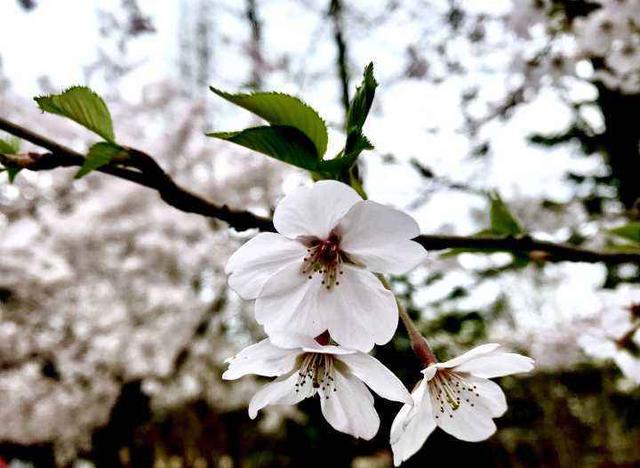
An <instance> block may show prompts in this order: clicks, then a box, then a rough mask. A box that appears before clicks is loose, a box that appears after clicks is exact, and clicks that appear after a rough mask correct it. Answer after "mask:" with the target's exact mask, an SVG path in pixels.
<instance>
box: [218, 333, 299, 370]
mask: <svg viewBox="0 0 640 468" xmlns="http://www.w3.org/2000/svg"><path fill="white" fill-rule="evenodd" d="M300 354H302V350H300V349H293V350H292V349H282V348H278V347H276V346H274V345H273V344H271V342H270V341H269V339H268V338H267V339H264V340H262V341H260V342H259V343H256V344H253V345H251V346H249V347H247V348H245V349H243V350H242V351H240V353H238V354H237V355H236V356H234V357H232V358H230V359H228V360H227V362H229V368H228V369H227V370H226V371H225V373H224V374H222V378H223V379H224V380H234V379H237V378H240V377H242V376H244V375H247V374H255V375H262V376H265V377H276V376H279V375H283V374H287V373H289V372H290V371H291V370H293V367H294V366H295V364H296V359H297V358H298V356H299V355H300Z"/></svg>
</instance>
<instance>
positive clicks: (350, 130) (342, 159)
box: [330, 63, 378, 174]
mask: <svg viewBox="0 0 640 468" xmlns="http://www.w3.org/2000/svg"><path fill="white" fill-rule="evenodd" d="M377 86H378V83H377V82H376V79H375V78H374V77H373V64H372V63H370V64H369V65H367V66H366V68H365V69H364V77H363V79H362V84H361V85H360V86H358V89H357V90H356V94H355V96H354V97H353V100H352V101H351V104H350V106H349V110H348V111H347V121H346V130H347V141H346V143H345V145H344V151H343V152H342V154H341V155H340V156H338V158H335V159H334V160H332V162H331V163H330V166H334V165H335V166H336V167H338V168H339V170H340V171H342V173H344V172H345V171H347V170H348V169H349V168H350V167H351V166H353V165H354V164H355V163H356V161H357V160H358V157H359V156H360V153H362V152H363V151H365V150H370V149H373V145H372V144H371V142H370V141H369V140H368V139H367V137H366V136H364V134H363V133H362V127H363V126H364V122H365V121H366V119H367V116H368V115H369V111H370V110H371V105H372V103H373V98H374V96H375V94H376V87H377ZM334 161H335V162H334ZM339 173H340V172H336V174H339Z"/></svg>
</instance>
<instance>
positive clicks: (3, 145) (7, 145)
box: [0, 137, 20, 154]
mask: <svg viewBox="0 0 640 468" xmlns="http://www.w3.org/2000/svg"><path fill="white" fill-rule="evenodd" d="M19 152H20V140H19V139H18V138H16V137H10V138H9V139H4V138H0V153H2V154H18V153H19Z"/></svg>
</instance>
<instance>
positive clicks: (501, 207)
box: [489, 193, 524, 236]
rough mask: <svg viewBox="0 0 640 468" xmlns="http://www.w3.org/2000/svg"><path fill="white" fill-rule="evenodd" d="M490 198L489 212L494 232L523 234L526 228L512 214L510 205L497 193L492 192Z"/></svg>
mask: <svg viewBox="0 0 640 468" xmlns="http://www.w3.org/2000/svg"><path fill="white" fill-rule="evenodd" d="M489 198H490V200H491V210H490V214H489V217H490V221H491V231H492V232H493V233H494V234H498V235H501V236H515V235H518V234H523V233H524V229H523V228H522V225H521V224H520V221H518V220H517V219H516V217H515V216H513V214H511V211H509V207H508V206H507V205H506V204H505V203H504V201H502V198H500V195H498V194H497V193H491V194H490V195H489Z"/></svg>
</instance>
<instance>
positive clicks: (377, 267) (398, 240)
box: [338, 200, 427, 275]
mask: <svg viewBox="0 0 640 468" xmlns="http://www.w3.org/2000/svg"><path fill="white" fill-rule="evenodd" d="M338 232H339V233H340V248H341V249H342V250H343V251H344V252H346V253H347V254H348V255H349V256H350V257H351V258H352V259H354V260H355V261H356V262H358V263H360V264H362V265H365V266H366V267H367V269H369V270H372V271H375V272H378V273H391V274H397V275H399V274H403V273H406V272H407V271H409V270H411V269H413V268H414V267H416V266H417V265H418V264H420V263H421V262H422V261H424V259H425V258H426V257H427V251H426V250H425V249H424V247H422V246H421V245H420V244H418V243H417V242H414V241H412V240H410V239H413V238H414V237H416V236H418V235H419V234H420V228H419V227H418V223H416V222H415V220H414V219H413V218H412V217H411V216H409V215H408V214H405V213H403V212H402V211H398V210H395V209H393V208H389V207H387V206H384V205H381V204H379V203H376V202H373V201H369V200H366V201H361V202H358V203H356V204H355V205H354V206H353V207H352V208H351V209H350V210H349V212H348V213H347V214H346V215H345V216H344V218H343V219H342V221H340V225H339V228H338Z"/></svg>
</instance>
